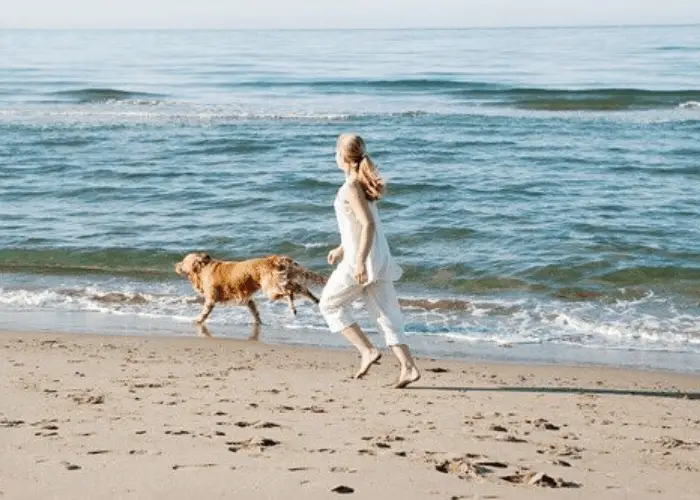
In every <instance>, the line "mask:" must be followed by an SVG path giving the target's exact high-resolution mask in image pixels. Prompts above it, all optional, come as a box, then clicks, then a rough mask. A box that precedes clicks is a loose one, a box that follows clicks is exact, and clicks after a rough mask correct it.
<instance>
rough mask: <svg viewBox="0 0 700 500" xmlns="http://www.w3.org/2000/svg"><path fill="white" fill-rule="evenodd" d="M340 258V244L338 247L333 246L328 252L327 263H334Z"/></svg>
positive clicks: (341, 252)
mask: <svg viewBox="0 0 700 500" xmlns="http://www.w3.org/2000/svg"><path fill="white" fill-rule="evenodd" d="M342 258H343V247H342V246H341V247H338V248H334V249H333V250H331V251H330V252H328V263H329V264H330V265H333V264H335V263H336V262H338V261H339V260H341V259H342Z"/></svg>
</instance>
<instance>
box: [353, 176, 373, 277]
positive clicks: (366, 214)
mask: <svg viewBox="0 0 700 500" xmlns="http://www.w3.org/2000/svg"><path fill="white" fill-rule="evenodd" d="M350 187H351V189H349V190H348V203H349V204H350V209H351V210H352V212H353V214H355V218H356V219H357V221H358V222H359V223H360V226H361V227H362V230H361V231H360V243H359V247H358V249H357V262H356V263H355V278H356V279H357V281H358V283H360V284H363V283H365V282H366V281H367V270H366V268H365V262H366V261H367V256H369V251H370V249H371V248H372V243H373V241H374V227H375V222H374V217H372V212H371V211H370V209H369V202H368V201H367V198H366V197H365V195H364V192H363V190H362V186H360V184H359V183H358V182H353V183H352V184H350Z"/></svg>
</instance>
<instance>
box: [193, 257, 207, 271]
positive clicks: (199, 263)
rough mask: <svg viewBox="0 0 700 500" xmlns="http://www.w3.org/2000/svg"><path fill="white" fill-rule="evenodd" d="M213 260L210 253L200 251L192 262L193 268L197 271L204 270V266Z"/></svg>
mask: <svg viewBox="0 0 700 500" xmlns="http://www.w3.org/2000/svg"><path fill="white" fill-rule="evenodd" d="M210 262H211V257H209V254H206V253H198V254H197V258H196V259H195V260H194V262H193V263H192V270H193V271H194V272H195V273H198V272H199V271H201V270H202V268H203V267H204V266H206V265H207V264H209V263H210Z"/></svg>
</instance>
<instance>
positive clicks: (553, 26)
mask: <svg viewBox="0 0 700 500" xmlns="http://www.w3.org/2000/svg"><path fill="white" fill-rule="evenodd" d="M692 26H700V21H693V22H687V23H658V24H654V23H639V24H561V25H559V24H547V25H534V24H533V25H504V26H407V27H401V28H397V27H393V28H391V27H383V28H206V27H203V28H166V27H160V28H156V27H131V28H119V27H111V28H107V27H95V28H86V27H79V28H76V27H63V28H56V27H53V28H48V27H43V28H37V27H33V28H32V27H29V28H10V27H2V26H0V31H466V30H517V29H522V30H528V29H599V28H681V27H692Z"/></svg>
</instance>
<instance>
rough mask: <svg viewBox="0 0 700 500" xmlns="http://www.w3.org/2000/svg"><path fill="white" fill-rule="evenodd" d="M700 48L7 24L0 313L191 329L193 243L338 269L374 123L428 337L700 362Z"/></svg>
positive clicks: (14, 324)
mask: <svg viewBox="0 0 700 500" xmlns="http://www.w3.org/2000/svg"><path fill="white" fill-rule="evenodd" d="M699 62H700V27H699V26H685V27H656V28H649V27H644V28H600V29H595V28H586V29H508V30H506V29H502V30H500V29H496V30H447V31H436V30H426V31H415V30H414V31H410V30H409V31H280V32H264V31H261V32H255V31H94V32H92V31H76V32H71V31H0V273H1V274H0V328H6V329H13V330H35V329H50V330H51V329H52V330H67V331H93V330H95V329H97V330H99V331H119V332H127V331H128V332H131V333H137V334H138V333H144V334H148V333H153V331H157V332H162V333H164V334H168V333H169V332H170V333H178V332H180V333H182V334H187V332H189V333H191V331H192V327H191V325H190V323H189V321H190V320H191V318H193V317H194V316H196V314H197V313H198V310H199V307H200V306H199V304H198V303H197V302H196V301H195V300H193V295H194V294H193V292H192V290H191V289H190V287H189V285H188V283H187V282H185V281H183V280H182V279H180V278H179V277H177V276H176V275H175V274H174V272H173V271H172V266H173V264H174V263H175V262H176V261H177V260H179V259H180V258H181V257H182V255H183V254H185V253H187V252H189V251H192V250H195V249H196V250H206V251H208V252H209V253H211V254H212V255H213V256H215V257H219V258H232V259H233V258H245V257H250V256H256V255H260V254H267V253H286V254H289V255H291V256H293V257H294V258H295V259H296V260H298V261H299V262H301V263H303V264H305V265H307V266H310V267H312V268H314V269H316V270H318V271H320V272H325V273H329V272H330V268H329V266H327V265H326V264H325V255H326V253H327V251H328V250H329V249H330V248H331V247H332V246H335V245H337V243H338V236H337V230H336V227H335V218H334V215H333V210H332V199H333V197H334V195H335V192H336V190H337V188H338V187H339V185H340V184H341V183H342V175H341V173H340V172H339V171H338V170H337V169H336V167H335V165H334V146H335V138H336V136H337V135H338V134H339V133H341V132H346V131H356V132H359V133H360V134H361V135H363V136H364V137H365V139H366V141H367V143H368V146H369V150H370V153H371V154H372V155H373V157H374V158H375V159H376V160H377V161H378V163H379V166H380V170H381V171H382V173H383V174H384V175H385V177H386V178H387V180H388V182H389V192H388V196H387V197H386V199H385V200H384V201H382V203H381V205H380V211H381V215H382V221H383V225H384V226H385V228H386V231H387V233H388V234H389V238H390V244H391V246H392V249H393V250H394V253H395V254H396V255H397V257H398V259H399V261H400V263H401V264H402V266H403V267H404V269H405V275H404V279H403V280H402V281H401V282H400V283H399V284H398V290H399V295H400V296H401V297H402V301H403V304H404V307H405V312H406V316H407V322H408V333H409V334H410V335H411V337H412V338H413V341H414V342H416V343H418V344H420V345H421V346H422V348H424V349H425V350H426V351H431V349H432V350H433V351H434V352H438V351H439V352H441V353H443V354H445V353H446V354H452V355H454V356H457V357H459V356H461V355H464V356H468V355H469V353H473V352H476V351H479V352H486V351H488V352H491V353H492V354H493V356H494V357H499V356H501V357H508V358H517V357H518V353H522V356H523V357H533V356H534V354H533V353H535V352H536V353H538V354H537V356H535V357H538V356H539V357H544V358H547V359H552V360H556V359H559V358H561V357H567V359H568V358H569V357H572V358H576V359H581V360H584V361H585V360H586V359H590V360H596V359H601V358H602V357H605V362H606V363H607V364H621V363H624V362H626V361H624V360H623V358H624V357H625V356H627V358H625V359H628V358H629V356H630V354H629V353H637V354H635V355H636V356H638V359H637V361H634V362H635V363H638V364H641V365H645V364H647V365H648V364H653V365H654V366H656V367H663V368H677V366H678V364H679V360H681V359H683V360H684V361H683V364H684V365H686V366H684V369H698V370H700V364H698V362H697V359H698V358H697V357H693V356H694V355H695V354H700V203H699V202H698V197H697V192H698V188H700V140H699V139H700V84H699V83H698V82H700V64H698V63H699ZM261 307H262V313H263V316H264V319H265V320H266V321H267V322H268V323H269V324H270V326H271V328H270V330H271V333H270V335H272V336H274V335H277V336H278V337H280V338H282V340H285V339H291V341H294V339H300V338H302V337H300V336H299V335H301V334H300V333H299V332H301V331H303V332H305V333H304V335H306V337H303V338H304V339H306V340H305V341H308V342H311V343H319V344H332V343H334V342H336V341H337V339H332V338H331V336H330V335H328V334H327V333H326V332H325V326H324V323H323V320H322V318H321V316H320V314H319V313H318V311H317V309H315V308H313V307H312V306H311V305H308V304H300V305H299V310H300V317H299V318H297V319H293V318H291V317H289V316H288V315H287V314H286V312H285V309H284V304H268V303H266V302H265V301H264V300H263V301H261ZM248 320H249V318H248V313H247V311H246V310H245V308H235V307H229V308H223V307H222V308H217V309H216V310H215V311H214V313H213V315H212V319H211V325H212V328H213V329H216V330H217V331H216V333H217V334H218V335H222V336H226V335H232V336H235V334H234V333H231V332H234V331H239V330H241V331H243V330H245V328H246V325H247V322H248ZM3 324H4V325H5V326H4V327H3V326H2V325H3ZM309 332H311V333H309ZM314 332H315V333H314ZM503 345H508V346H514V349H508V350H507V351H508V354H507V356H506V355H505V354H501V353H503V352H505V350H503V349H499V348H498V347H497V346H503ZM533 346H534V347H533ZM491 348H492V350H491V351H489V349H491ZM567 349H569V350H568V351H567ZM572 352H573V353H575V354H574V355H572V354H571V353H572ZM609 352H619V353H621V354H619V355H612V356H609V354H603V353H609ZM576 353H578V354H576ZM581 353H583V354H581ZM622 353H627V354H622ZM650 353H665V354H663V356H661V355H659V356H661V358H662V360H661V361H658V360H657V361H654V362H653V363H650V362H648V361H645V360H648V359H649V356H651V355H652V354H650ZM674 353H675V354H674ZM687 356H690V358H687ZM661 358H659V359H661ZM655 359H656V358H655ZM687 359H691V360H692V361H691V362H690V366H687V365H688V362H687Z"/></svg>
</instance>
